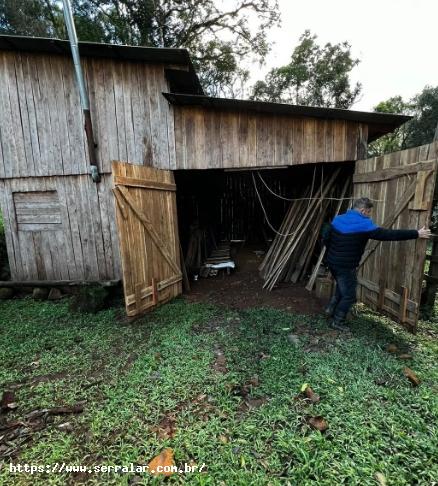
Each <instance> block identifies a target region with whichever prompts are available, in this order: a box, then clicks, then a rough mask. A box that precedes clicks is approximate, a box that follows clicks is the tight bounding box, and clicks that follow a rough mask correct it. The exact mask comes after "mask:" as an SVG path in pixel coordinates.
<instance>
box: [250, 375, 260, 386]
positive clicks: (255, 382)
mask: <svg viewBox="0 0 438 486" xmlns="http://www.w3.org/2000/svg"><path fill="white" fill-rule="evenodd" d="M248 384H249V385H252V386H259V385H260V380H259V377H258V375H254V376H253V377H252V378H251V379H250V380H249V381H248Z"/></svg>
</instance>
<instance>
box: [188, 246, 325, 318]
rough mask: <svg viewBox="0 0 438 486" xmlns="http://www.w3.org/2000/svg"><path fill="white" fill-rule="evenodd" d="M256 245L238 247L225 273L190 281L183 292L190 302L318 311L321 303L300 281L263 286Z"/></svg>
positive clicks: (321, 307)
mask: <svg viewBox="0 0 438 486" xmlns="http://www.w3.org/2000/svg"><path fill="white" fill-rule="evenodd" d="M256 250H257V248H256V247H248V248H242V249H241V250H240V251H239V252H238V253H237V255H236V256H235V262H236V269H235V270H234V271H233V272H232V273H231V275H227V274H226V272H224V271H221V272H220V273H219V275H217V276H216V277H208V278H199V280H198V281H196V282H194V281H191V282H190V285H191V287H192V290H191V292H190V293H189V294H187V299H188V300H189V301H191V302H210V303H213V304H219V305H226V306H227V307H230V308H232V309H248V308H251V307H274V308H277V309H282V310H286V311H289V312H294V313H299V314H308V315H313V314H320V313H321V312H322V311H323V307H324V304H325V302H323V301H322V300H320V299H318V298H316V297H315V295H314V294H313V293H310V292H308V291H307V290H306V289H305V288H304V285H303V284H292V283H290V284H286V283H282V284H280V285H279V286H278V287H276V288H275V289H274V290H273V291H272V292H269V291H268V290H265V289H263V280H262V278H261V277H260V275H259V271H258V267H259V266H260V264H261V263H262V261H263V256H258V255H257V254H256V253H255V251H256Z"/></svg>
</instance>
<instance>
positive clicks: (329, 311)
mask: <svg viewBox="0 0 438 486" xmlns="http://www.w3.org/2000/svg"><path fill="white" fill-rule="evenodd" d="M336 305H337V302H329V303H328V305H327V307H326V308H325V309H324V314H325V315H326V316H327V317H328V318H331V317H333V316H334V314H335V309H336Z"/></svg>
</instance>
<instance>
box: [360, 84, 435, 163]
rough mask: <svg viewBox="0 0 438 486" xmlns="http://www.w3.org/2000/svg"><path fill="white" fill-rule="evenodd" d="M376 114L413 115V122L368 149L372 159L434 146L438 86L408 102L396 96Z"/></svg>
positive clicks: (378, 108)
mask: <svg viewBox="0 0 438 486" xmlns="http://www.w3.org/2000/svg"><path fill="white" fill-rule="evenodd" d="M374 111H376V112H379V113H398V114H404V115H411V116H413V118H412V120H410V121H408V122H407V123H405V124H404V125H402V126H401V127H400V128H398V129H397V130H395V131H394V132H393V133H389V134H388V135H385V136H383V137H381V138H379V139H378V140H376V141H375V142H373V143H371V144H370V145H369V146H368V152H369V155H370V156H376V155H383V154H386V153H389V152H395V151H397V150H403V149H406V148H410V147H417V146H419V145H424V144H426V143H431V142H432V141H433V138H434V135H435V130H436V128H437V124H438V86H436V87H432V86H425V88H424V89H423V90H422V91H421V92H420V93H418V94H417V95H415V96H414V97H413V98H412V99H410V100H407V101H405V100H404V99H403V98H402V97H401V96H393V97H392V98H389V99H388V100H386V101H382V102H381V103H379V104H378V105H377V106H375V107H374Z"/></svg>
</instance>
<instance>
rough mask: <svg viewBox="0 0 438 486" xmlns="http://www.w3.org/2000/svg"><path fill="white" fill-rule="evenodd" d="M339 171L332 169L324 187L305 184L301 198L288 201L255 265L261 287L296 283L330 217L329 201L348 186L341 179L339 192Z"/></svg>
mask: <svg viewBox="0 0 438 486" xmlns="http://www.w3.org/2000/svg"><path fill="white" fill-rule="evenodd" d="M339 173H340V171H339V169H338V170H336V171H335V172H333V174H332V175H331V177H330V178H329V180H328V181H327V183H326V184H325V186H324V187H318V188H317V189H316V190H314V189H312V188H310V187H309V188H307V189H305V191H304V193H303V195H302V198H298V199H297V200H295V201H293V202H291V204H290V206H289V209H288V211H287V213H286V216H285V218H284V220H283V223H282V225H281V227H280V229H279V230H278V232H277V234H276V236H275V238H274V241H273V242H272V245H271V247H270V248H269V251H268V252H267V254H266V256H265V259H264V261H263V262H262V264H261V266H260V268H259V270H260V274H261V276H262V278H263V279H264V280H265V283H264V285H263V288H267V289H268V290H272V289H273V288H274V286H275V285H276V284H277V283H278V282H294V283H296V282H298V281H299V280H301V279H302V278H303V277H304V276H305V275H307V272H308V270H309V266H310V264H311V262H312V259H313V255H314V251H315V247H316V244H317V242H318V240H319V236H320V231H321V226H322V224H323V223H324V221H327V220H328V219H329V218H330V216H333V200H335V199H336V198H339V197H340V198H341V199H342V198H344V197H345V194H346V192H347V189H348V186H349V181H345V180H344V181H342V191H341V193H340V189H339V178H338V176H339ZM337 206H339V207H340V204H339V202H338V203H337ZM338 211H339V209H338Z"/></svg>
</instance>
